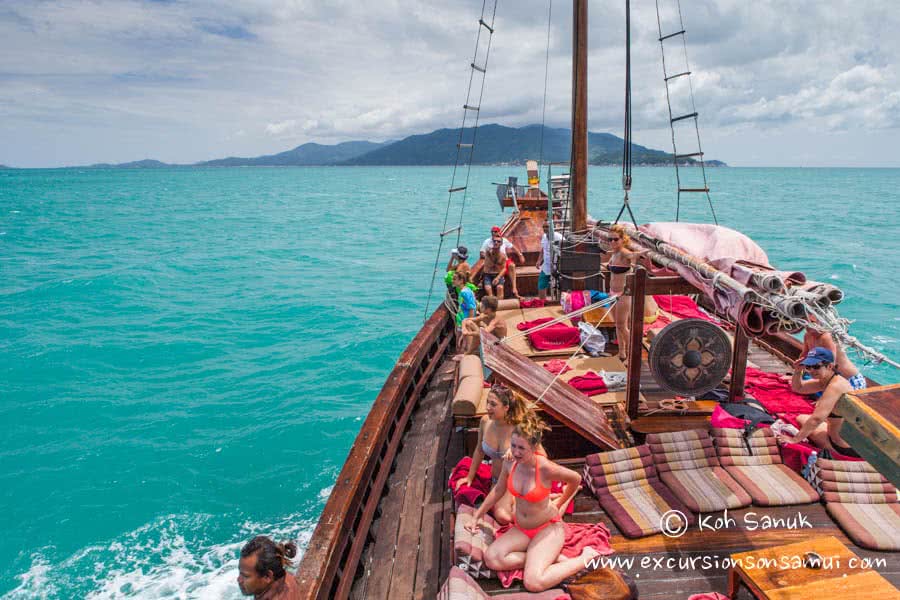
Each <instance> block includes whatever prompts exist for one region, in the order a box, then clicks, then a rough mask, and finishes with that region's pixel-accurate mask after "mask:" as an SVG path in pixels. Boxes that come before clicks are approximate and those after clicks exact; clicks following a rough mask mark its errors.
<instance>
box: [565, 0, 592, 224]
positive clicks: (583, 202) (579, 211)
mask: <svg viewBox="0 0 900 600" xmlns="http://www.w3.org/2000/svg"><path fill="white" fill-rule="evenodd" d="M572 10H573V14H572V30H573V31H572V149H571V157H570V161H571V175H572V178H571V182H570V188H569V193H570V194H571V196H572V232H573V233H584V232H585V231H586V230H587V172H588V168H587V167H588V143H587V102H588V95H587V81H588V78H587V63H588V25H587V20H588V0H574V2H572Z"/></svg>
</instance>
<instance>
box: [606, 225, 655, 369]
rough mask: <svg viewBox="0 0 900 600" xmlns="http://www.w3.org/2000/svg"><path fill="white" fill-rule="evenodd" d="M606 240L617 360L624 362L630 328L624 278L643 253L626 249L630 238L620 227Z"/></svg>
mask: <svg viewBox="0 0 900 600" xmlns="http://www.w3.org/2000/svg"><path fill="white" fill-rule="evenodd" d="M606 239H607V240H608V241H609V243H610V252H612V256H610V257H609V265H608V268H609V272H610V278H609V293H610V294H611V295H613V296H618V299H617V300H616V303H615V304H614V305H613V309H612V312H613V317H615V319H616V338H617V340H618V342H619V344H618V345H619V359H620V360H622V362H625V361H627V360H628V350H626V349H627V348H628V341H629V340H630V339H631V338H630V335H631V327H630V324H629V322H628V319H629V318H630V316H631V296H626V295H625V276H626V275H627V274H628V273H629V272H630V271H631V270H632V268H633V267H634V265H635V264H636V263H637V261H638V259H639V258H640V257H641V256H642V255H643V254H644V253H643V252H634V251H632V250H629V249H628V242H629V241H631V238H629V237H628V234H627V233H626V232H625V228H624V227H623V226H622V225H618V224H617V225H613V226H612V227H610V228H609V237H608V238H606ZM645 308H646V307H645ZM653 314H654V317H653V319H654V320H655V318H656V317H655V310H654V313H653ZM651 322H652V321H651Z"/></svg>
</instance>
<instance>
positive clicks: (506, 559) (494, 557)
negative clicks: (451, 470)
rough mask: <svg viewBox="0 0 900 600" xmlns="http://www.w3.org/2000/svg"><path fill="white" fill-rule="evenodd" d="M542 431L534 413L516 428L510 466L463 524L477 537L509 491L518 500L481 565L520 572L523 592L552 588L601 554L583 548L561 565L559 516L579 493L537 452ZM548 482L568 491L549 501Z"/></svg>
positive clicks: (570, 474)
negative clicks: (509, 523)
mask: <svg viewBox="0 0 900 600" xmlns="http://www.w3.org/2000/svg"><path fill="white" fill-rule="evenodd" d="M545 429H547V426H546V425H545V424H544V423H543V422H542V421H541V420H540V419H539V418H538V417H537V416H535V415H533V413H530V414H529V417H527V418H526V419H525V420H524V421H522V422H521V423H519V424H518V425H516V427H515V429H513V434H512V438H511V442H510V448H511V450H512V456H513V459H514V462H509V461H504V463H503V470H502V471H501V473H500V479H499V480H498V481H497V484H496V485H494V487H493V489H491V493H490V494H488V496H487V498H485V499H484V503H482V505H481V506H480V507H479V508H478V510H476V511H475V514H474V515H473V519H472V521H471V522H469V523H468V524H467V525H466V528H467V529H468V530H469V531H470V532H472V533H473V534H474V533H477V532H478V521H479V519H480V518H481V517H482V516H483V515H484V514H485V513H486V512H487V511H488V510H490V509H491V507H492V506H493V505H494V504H495V503H497V502H498V501H499V500H500V499H501V498H502V497H503V496H504V495H505V494H506V493H507V491H508V492H509V494H511V495H512V496H514V497H515V498H516V510H515V516H514V517H513V521H512V522H513V527H512V528H511V529H510V530H509V531H507V532H506V533H504V534H503V535H502V536H500V537H499V538H497V539H496V540H495V541H494V543H492V544H491V545H490V546H488V549H487V551H486V552H485V555H484V563H485V564H486V565H487V566H488V567H489V568H491V569H494V570H497V571H509V570H513V569H523V570H524V572H525V576H524V579H525V581H524V583H525V589H527V590H528V591H530V592H540V591H543V590H547V589H550V588H552V587H553V586H555V585H557V584H558V583H560V582H561V581H562V580H563V579H565V578H567V577H571V576H572V575H575V574H576V573H578V572H579V571H581V570H582V569H584V568H585V565H586V564H587V561H588V560H590V559H592V558H594V557H596V556H599V554H600V553H599V552H597V550H595V549H593V548H585V549H584V550H583V551H582V553H581V555H580V556H576V557H574V558H564V559H562V560H559V558H560V551H561V550H562V547H563V544H564V543H565V541H566V526H565V524H564V523H563V522H562V517H563V514H564V513H565V510H566V505H567V504H568V503H569V501H570V500H571V499H572V497H574V496H575V493H576V492H577V491H578V484H579V483H580V482H581V476H580V475H579V474H578V473H576V472H575V471H572V470H570V469H566V468H565V467H561V466H560V465H558V464H556V463H554V462H553V461H551V460H550V459H548V458H547V457H546V456H544V455H543V454H540V453H539V451H538V449H539V448H540V443H541V436H542V434H543V431H544V430H545ZM552 481H562V482H564V483H565V486H566V487H565V491H564V492H563V494H562V496H560V497H559V498H556V499H553V500H551V498H550V484H551V482H552ZM558 560H559V562H557V561H558Z"/></svg>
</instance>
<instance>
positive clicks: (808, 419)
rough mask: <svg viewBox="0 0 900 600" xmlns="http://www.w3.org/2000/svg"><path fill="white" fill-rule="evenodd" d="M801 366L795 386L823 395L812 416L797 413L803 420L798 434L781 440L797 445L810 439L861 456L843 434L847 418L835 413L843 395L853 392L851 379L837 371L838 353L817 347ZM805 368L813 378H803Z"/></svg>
mask: <svg viewBox="0 0 900 600" xmlns="http://www.w3.org/2000/svg"><path fill="white" fill-rule="evenodd" d="M799 366H800V367H802V369H801V368H798V369H795V370H794V375H793V379H792V381H791V387H793V388H795V389H799V390H801V393H802V392H803V391H805V390H806V389H815V390H822V397H821V398H820V399H819V401H818V402H816V408H815V410H814V411H813V413H812V414H811V415H798V416H797V421H798V422H799V423H800V431H799V432H798V433H797V435H795V436H787V435H782V436H779V441H782V442H785V443H790V444H796V443H799V442H802V441H803V440H805V439H807V438H809V440H810V442H812V443H813V444H815V445H816V446H818V447H820V448H827V449H830V450H833V451H835V452H838V453H840V454H843V455H844V456H849V457H851V458H859V457H860V456H859V454H857V453H856V452H855V451H854V450H853V448H851V447H850V444H848V443H847V442H846V441H845V440H844V438H842V437H841V434H840V430H841V425H842V424H843V422H844V419H843V417H841V416H839V415H836V414H835V413H834V407H835V405H836V404H837V401H838V400H839V399H840V397H841V396H842V395H844V394H846V393H848V392H851V391H853V386H852V385H851V384H850V382H849V381H848V380H847V379H846V378H844V377H843V376H841V375H840V374H839V373H838V372H837V369H836V365H835V361H834V354H832V352H831V350H829V349H827V348H823V347H821V346H817V347H815V348H813V349H812V350H810V351H809V352H808V353H807V354H806V357H805V358H804V359H803V360H801V361H800V362H799ZM802 371H806V372H808V373H809V374H810V375H811V376H812V379H810V380H809V381H801V379H800V374H801V372H802Z"/></svg>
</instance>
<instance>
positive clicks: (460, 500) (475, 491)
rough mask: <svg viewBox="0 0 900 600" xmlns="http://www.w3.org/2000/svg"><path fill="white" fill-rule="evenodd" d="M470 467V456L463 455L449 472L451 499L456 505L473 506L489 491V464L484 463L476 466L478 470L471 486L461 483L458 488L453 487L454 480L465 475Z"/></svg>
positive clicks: (454, 485) (454, 484)
mask: <svg viewBox="0 0 900 600" xmlns="http://www.w3.org/2000/svg"><path fill="white" fill-rule="evenodd" d="M471 467H472V457H471V456H464V457H462V459H460V461H459V462H458V463H456V466H455V467H453V472H452V473H450V481H449V486H450V492H451V493H452V494H453V500H454V501H455V502H456V505H457V506H460V505H463V504H465V505H468V506H475V503H476V502H478V501H480V500H481V499H482V498H484V497H485V496H486V495H487V493H488V492H490V491H491V466H490V465H488V464H485V463H481V464H480V465H479V466H478V472H477V473H476V474H475V479H473V480H472V485H471V486H469V485H462V486H461V487H460V488H459V490H455V489H454V488H455V487H456V482H457V481H459V480H460V479H462V478H464V477H466V476H467V475H468V474H469V469H470V468H471Z"/></svg>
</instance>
